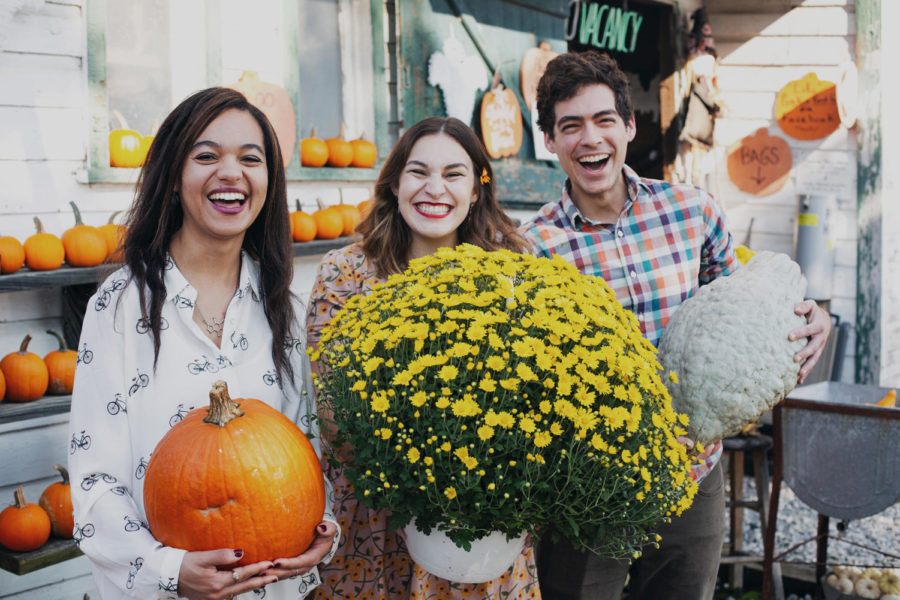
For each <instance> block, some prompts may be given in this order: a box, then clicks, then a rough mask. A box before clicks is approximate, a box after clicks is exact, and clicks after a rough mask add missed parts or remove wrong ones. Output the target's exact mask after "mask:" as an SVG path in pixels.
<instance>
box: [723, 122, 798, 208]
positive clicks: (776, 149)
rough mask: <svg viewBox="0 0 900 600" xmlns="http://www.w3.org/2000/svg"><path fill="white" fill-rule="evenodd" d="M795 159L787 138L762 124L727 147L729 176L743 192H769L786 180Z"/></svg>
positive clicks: (756, 193)
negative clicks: (770, 130)
mask: <svg viewBox="0 0 900 600" xmlns="http://www.w3.org/2000/svg"><path fill="white" fill-rule="evenodd" d="M793 162H794V160H793V157H792V156H791V148H790V146H788V144H787V142H786V141H784V139H783V138H780V137H776V136H771V135H769V132H768V131H767V130H766V128H765V127H763V128H761V129H758V130H757V131H756V133H755V134H753V135H748V136H747V137H745V138H743V139H741V140H740V141H739V142H737V143H735V144H732V146H731V147H730V148H728V177H730V178H731V181H732V182H733V183H734V185H736V186H737V187H738V189H740V190H741V191H743V192H747V193H748V194H755V195H757V196H768V195H769V194H774V193H775V192H777V191H778V190H780V189H781V188H782V186H783V185H784V184H785V182H787V179H788V176H789V175H790V173H791V167H792V166H793Z"/></svg>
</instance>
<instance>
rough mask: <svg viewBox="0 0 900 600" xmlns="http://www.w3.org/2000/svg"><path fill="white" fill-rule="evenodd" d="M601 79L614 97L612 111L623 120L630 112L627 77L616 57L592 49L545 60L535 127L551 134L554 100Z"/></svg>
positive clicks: (567, 96)
mask: <svg viewBox="0 0 900 600" xmlns="http://www.w3.org/2000/svg"><path fill="white" fill-rule="evenodd" d="M596 83H602V84H603V85H607V86H609V88H610V89H611V90H612V91H613V94H614V95H615V97H616V111H617V112H618V113H619V116H620V117H622V119H623V120H625V121H626V122H627V121H628V120H630V119H631V116H632V114H633V112H634V110H633V108H632V105H631V90H630V88H629V85H628V78H627V77H626V76H625V73H623V72H622V70H621V69H619V65H618V64H617V63H616V61H615V60H614V59H612V58H610V57H609V55H607V54H601V53H599V52H596V51H594V50H588V51H587V52H567V53H566V54H560V55H559V56H557V57H556V58H554V59H553V60H551V61H550V62H549V63H547V69H546V70H545V71H544V74H543V75H542V76H541V80H540V81H539V82H538V88H537V111H538V121H537V123H538V127H540V128H541V131H543V132H544V133H548V134H550V136H551V137H553V125H554V124H555V122H556V104H557V102H562V101H564V100H568V99H569V98H572V97H574V96H575V95H576V94H578V92H579V91H580V90H581V88H583V87H584V86H586V85H593V84H596Z"/></svg>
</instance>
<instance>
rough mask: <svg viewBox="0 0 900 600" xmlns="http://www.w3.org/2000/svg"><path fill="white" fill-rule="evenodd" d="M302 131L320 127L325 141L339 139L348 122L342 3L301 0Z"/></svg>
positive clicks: (304, 132) (300, 96)
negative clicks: (340, 25)
mask: <svg viewBox="0 0 900 600" xmlns="http://www.w3.org/2000/svg"><path fill="white" fill-rule="evenodd" d="M297 5H298V7H299V13H300V18H299V27H298V38H299V39H298V44H297V45H298V49H299V59H300V90H299V92H300V93H299V103H300V130H301V131H302V132H303V135H304V136H306V135H309V130H310V128H311V127H316V129H317V130H318V136H319V137H321V138H323V139H324V138H329V137H337V134H338V131H339V130H340V127H341V122H342V121H343V120H344V116H343V103H342V100H341V98H342V94H341V43H340V36H339V33H338V0H300V1H299V2H298V3H297Z"/></svg>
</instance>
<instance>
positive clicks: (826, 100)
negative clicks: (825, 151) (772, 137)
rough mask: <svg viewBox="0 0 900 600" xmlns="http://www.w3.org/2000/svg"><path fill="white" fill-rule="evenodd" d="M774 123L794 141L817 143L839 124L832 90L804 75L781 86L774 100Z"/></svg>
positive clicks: (826, 83) (827, 85)
mask: <svg viewBox="0 0 900 600" xmlns="http://www.w3.org/2000/svg"><path fill="white" fill-rule="evenodd" d="M775 119H776V120H777V121H778V124H779V125H780V126H781V129H782V130H783V131H784V132H785V133H786V134H788V135H789V136H791V137H794V138H797V139H798V140H817V139H819V138H823V137H825V136H827V135H828V134H830V133H832V132H833V131H834V130H836V129H837V128H838V126H839V125H840V124H841V115H840V113H839V112H838V106H837V97H836V87H835V84H834V83H832V82H830V81H822V80H820V79H819V78H818V77H817V76H816V74H815V73H807V74H806V76H805V77H803V79H796V80H794V81H791V82H790V83H788V84H787V85H786V86H784V87H783V88H782V89H781V91H780V92H778V97H777V98H776V100H775Z"/></svg>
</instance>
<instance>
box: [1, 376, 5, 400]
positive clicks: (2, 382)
mask: <svg viewBox="0 0 900 600" xmlns="http://www.w3.org/2000/svg"><path fill="white" fill-rule="evenodd" d="M5 397H6V377H4V376H3V371H2V370H0V402H3V399H4V398H5Z"/></svg>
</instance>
